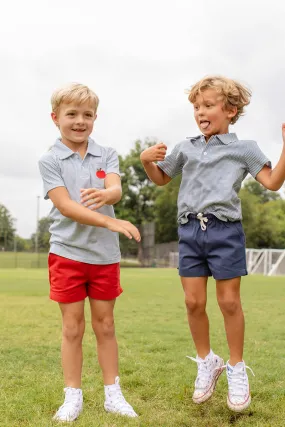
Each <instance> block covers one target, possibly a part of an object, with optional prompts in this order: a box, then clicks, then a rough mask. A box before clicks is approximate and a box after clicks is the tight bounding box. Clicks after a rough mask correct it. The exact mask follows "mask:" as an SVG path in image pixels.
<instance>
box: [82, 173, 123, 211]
mask: <svg viewBox="0 0 285 427" xmlns="http://www.w3.org/2000/svg"><path fill="white" fill-rule="evenodd" d="M80 191H81V203H82V204H84V206H86V207H89V206H90V209H92V210H96V209H99V208H101V207H102V206H103V205H114V204H115V203H118V202H119V201H120V200H121V198H122V186H121V179H120V177H119V175H118V174H116V173H108V174H107V175H106V178H105V189H103V190H98V189H97V188H87V189H81V190H80Z"/></svg>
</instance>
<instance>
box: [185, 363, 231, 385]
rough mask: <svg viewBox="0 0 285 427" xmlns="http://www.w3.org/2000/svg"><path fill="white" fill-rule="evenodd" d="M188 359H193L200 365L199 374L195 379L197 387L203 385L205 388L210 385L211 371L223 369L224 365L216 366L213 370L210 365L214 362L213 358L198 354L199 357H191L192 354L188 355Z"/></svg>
mask: <svg viewBox="0 0 285 427" xmlns="http://www.w3.org/2000/svg"><path fill="white" fill-rule="evenodd" d="M186 357H187V358H188V359H190V360H192V361H193V362H195V363H197V365H198V375H197V378H196V381H195V385H196V386H197V387H201V388H204V387H206V386H207V385H208V383H209V381H210V379H211V377H210V375H209V374H210V373H211V372H213V371H217V370H219V369H223V367H220V366H218V367H216V368H214V369H213V370H211V371H209V368H210V365H211V363H212V359H211V358H209V359H206V360H204V359H201V358H199V357H198V356H197V357H191V356H186Z"/></svg>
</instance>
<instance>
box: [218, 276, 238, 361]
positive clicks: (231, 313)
mask: <svg viewBox="0 0 285 427" xmlns="http://www.w3.org/2000/svg"><path fill="white" fill-rule="evenodd" d="M216 283H217V285H216V291H217V300H218V303H219V306H220V309H221V311H222V313H223V316H224V323H225V329H226V334H227V341H228V345H229V351H230V359H229V363H230V365H232V366H234V365H236V364H237V363H238V362H241V361H242V355H243V345H244V315H243V311H242V306H241V300H240V277H235V278H233V279H228V280H217V281H216Z"/></svg>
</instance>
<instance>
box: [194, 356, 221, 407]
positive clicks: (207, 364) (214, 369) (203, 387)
mask: <svg viewBox="0 0 285 427" xmlns="http://www.w3.org/2000/svg"><path fill="white" fill-rule="evenodd" d="M187 357H188V358H189V359H191V360H193V361H194V362H196V363H197V365H198V374H197V378H196V381H195V390H194V393H193V396H192V399H193V402H194V403H203V402H206V400H208V399H210V397H211V396H212V394H213V392H214V390H215V387H216V383H217V381H218V379H219V376H220V375H221V373H222V372H223V370H224V367H225V366H224V361H223V359H222V358H221V357H219V356H217V355H216V354H214V353H213V351H212V350H211V351H210V353H209V354H208V356H207V357H206V358H205V359H201V358H200V357H198V356H197V357H196V358H194V357H190V356H187Z"/></svg>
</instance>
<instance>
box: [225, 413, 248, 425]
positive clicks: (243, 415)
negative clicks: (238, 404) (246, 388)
mask: <svg viewBox="0 0 285 427" xmlns="http://www.w3.org/2000/svg"><path fill="white" fill-rule="evenodd" d="M252 416H253V412H252V411H250V412H246V413H237V414H231V415H230V417H229V424H230V425H235V424H236V422H238V421H239V420H240V419H243V420H246V419H247V418H250V417H252Z"/></svg>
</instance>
